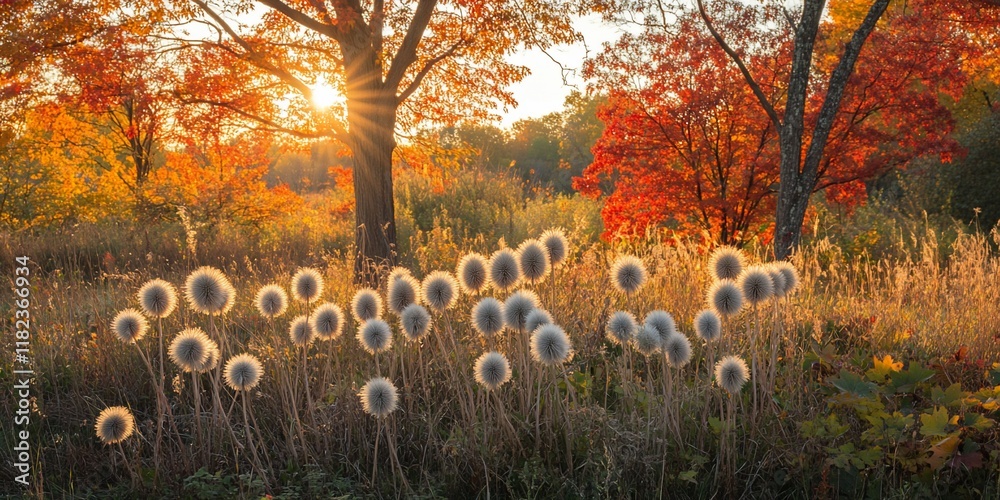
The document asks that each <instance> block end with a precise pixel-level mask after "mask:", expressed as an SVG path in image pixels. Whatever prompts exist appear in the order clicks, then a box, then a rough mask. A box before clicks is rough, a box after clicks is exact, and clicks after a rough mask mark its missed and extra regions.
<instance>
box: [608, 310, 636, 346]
mask: <svg viewBox="0 0 1000 500" xmlns="http://www.w3.org/2000/svg"><path fill="white" fill-rule="evenodd" d="M637 333H639V325H638V324H636V322H635V316H632V313H629V312H625V311H618V312H616V313H614V314H612V315H611V318H610V319H608V338H609V339H611V341H612V342H614V343H616V344H627V343H628V342H630V341H631V340H632V339H633V338H635V335H636V334H637Z"/></svg>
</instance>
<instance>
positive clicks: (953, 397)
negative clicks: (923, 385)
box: [931, 383, 967, 407]
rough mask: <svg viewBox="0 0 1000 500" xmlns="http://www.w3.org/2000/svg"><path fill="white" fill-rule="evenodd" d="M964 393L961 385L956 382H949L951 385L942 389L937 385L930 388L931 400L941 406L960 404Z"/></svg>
mask: <svg viewBox="0 0 1000 500" xmlns="http://www.w3.org/2000/svg"><path fill="white" fill-rule="evenodd" d="M966 395H967V394H966V392H965V391H963V390H962V386H961V385H960V384H958V383H954V384H951V386H949V387H948V388H947V389H946V390H943V391H942V390H941V388H940V387H938V386H934V387H932V388H931V401H934V404H938V405H942V406H948V407H955V406H961V405H962V401H964V400H965V396H966Z"/></svg>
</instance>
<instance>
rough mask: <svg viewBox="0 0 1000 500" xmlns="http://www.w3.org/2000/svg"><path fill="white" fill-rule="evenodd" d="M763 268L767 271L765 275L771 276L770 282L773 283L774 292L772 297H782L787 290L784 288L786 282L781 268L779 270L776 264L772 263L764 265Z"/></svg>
mask: <svg viewBox="0 0 1000 500" xmlns="http://www.w3.org/2000/svg"><path fill="white" fill-rule="evenodd" d="M764 270H765V271H766V272H767V275H768V276H770V277H771V284H773V285H774V294H773V295H772V297H774V298H776V299H780V298H782V297H784V296H785V293H786V292H787V291H788V290H786V288H785V285H786V284H787V283H786V282H785V275H784V274H781V270H779V269H778V266H776V265H774V264H773V263H772V264H769V265H767V266H765V267H764Z"/></svg>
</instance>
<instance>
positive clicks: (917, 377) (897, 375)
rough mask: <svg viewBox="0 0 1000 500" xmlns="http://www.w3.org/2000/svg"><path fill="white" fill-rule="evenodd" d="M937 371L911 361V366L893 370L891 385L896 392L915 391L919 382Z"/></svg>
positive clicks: (927, 378)
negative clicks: (902, 369) (905, 368)
mask: <svg viewBox="0 0 1000 500" xmlns="http://www.w3.org/2000/svg"><path fill="white" fill-rule="evenodd" d="M936 373H937V372H935V371H934V370H929V369H927V368H924V367H923V366H920V365H919V364H917V363H911V364H910V368H909V369H907V370H906V371H902V372H892V373H890V374H889V379H890V382H889V387H891V388H892V389H893V391H895V392H897V393H898V392H913V390H914V389H916V387H917V384H919V383H921V382H926V381H928V380H930V379H931V377H933V376H934V375H935V374H936Z"/></svg>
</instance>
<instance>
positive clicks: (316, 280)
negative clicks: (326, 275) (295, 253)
mask: <svg viewBox="0 0 1000 500" xmlns="http://www.w3.org/2000/svg"><path fill="white" fill-rule="evenodd" d="M322 294H323V275H322V274H320V272H319V271H317V270H315V269H313V268H311V267H303V268H299V270H298V271H295V274H294V275H292V296H293V297H295V300H298V301H299V302H306V303H309V302H315V301H316V300H317V299H319V297H320V295H322Z"/></svg>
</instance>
